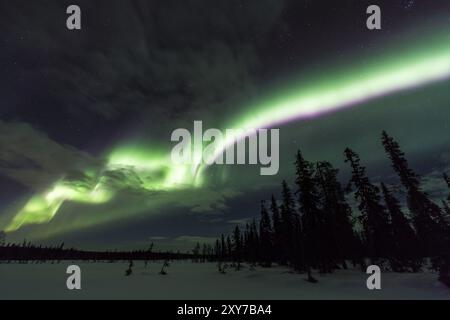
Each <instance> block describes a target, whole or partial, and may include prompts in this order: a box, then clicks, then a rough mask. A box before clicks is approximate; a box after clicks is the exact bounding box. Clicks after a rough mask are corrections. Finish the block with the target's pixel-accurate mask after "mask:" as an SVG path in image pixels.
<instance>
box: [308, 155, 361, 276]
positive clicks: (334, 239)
mask: <svg viewBox="0 0 450 320" xmlns="http://www.w3.org/2000/svg"><path fill="white" fill-rule="evenodd" d="M338 173H339V170H338V169H335V168H333V166H332V165H331V164H330V163H329V162H326V161H322V162H319V163H317V164H316V180H317V185H318V189H319V193H320V196H321V203H322V211H323V212H324V215H325V224H326V229H327V235H328V236H329V237H330V241H331V243H330V245H329V248H330V249H329V255H330V257H332V258H333V259H335V260H336V262H340V263H342V266H343V267H344V268H345V269H346V268H347V264H346V261H345V260H346V259H352V260H353V261H355V260H357V259H358V258H359V257H357V243H356V237H355V234H354V231H353V220H352V210H351V208H350V206H349V205H348V203H347V200H346V199H345V193H344V190H343V188H342V186H341V184H340V182H339V181H338V178H337V176H338Z"/></svg>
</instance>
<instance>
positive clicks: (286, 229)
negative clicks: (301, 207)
mask: <svg viewBox="0 0 450 320" xmlns="http://www.w3.org/2000/svg"><path fill="white" fill-rule="evenodd" d="M281 194H282V200H283V201H282V204H281V210H280V217H281V237H282V239H281V242H282V248H281V263H282V264H288V263H289V262H291V263H292V257H293V255H294V249H293V243H294V242H295V234H294V231H295V228H294V222H295V218H294V216H295V203H294V199H293V197H292V192H291V190H290V188H289V186H288V184H287V182H286V181H285V180H283V183H282V190H281Z"/></svg>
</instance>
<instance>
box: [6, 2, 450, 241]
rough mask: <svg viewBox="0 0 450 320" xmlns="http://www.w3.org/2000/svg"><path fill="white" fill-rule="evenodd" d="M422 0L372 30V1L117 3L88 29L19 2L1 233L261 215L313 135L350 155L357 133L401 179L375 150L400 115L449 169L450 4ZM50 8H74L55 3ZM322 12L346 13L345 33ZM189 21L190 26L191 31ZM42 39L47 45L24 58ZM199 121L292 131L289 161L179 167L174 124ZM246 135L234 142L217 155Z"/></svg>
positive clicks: (117, 230) (405, 129)
mask: <svg viewBox="0 0 450 320" xmlns="http://www.w3.org/2000/svg"><path fill="white" fill-rule="evenodd" d="M238 2H239V1H238ZM394 2H395V1H394ZM419 2H420V1H417V3H418V4H417V5H415V6H413V8H411V7H408V8H405V7H403V6H402V4H401V1H398V4H392V3H391V4H386V7H385V8H386V10H385V11H386V13H385V15H384V17H385V18H384V20H383V21H384V28H383V29H382V30H380V32H378V33H371V32H370V31H368V30H365V29H364V23H363V22H364V19H365V17H366V16H365V13H364V10H363V11H362V12H363V13H362V14H361V15H360V16H358V19H356V18H355V19H350V18H351V17H353V16H354V15H358V12H359V11H360V9H361V8H363V7H364V4H362V3H360V4H358V5H355V4H350V2H349V3H348V4H346V5H342V6H334V5H330V6H329V9H330V10H331V11H330V13H327V12H328V11H326V9H324V6H326V5H325V4H323V3H322V4H320V3H318V4H314V5H313V4H311V3H310V2H309V1H300V2H297V3H294V2H293V1H285V2H283V1H279V2H275V1H271V0H264V1H261V2H260V3H259V5H256V4H246V6H244V8H245V9H244V11H239V10H240V9H238V8H240V7H239V5H238V4H237V2H236V3H234V1H231V2H229V3H228V4H223V6H224V8H225V7H226V8H229V10H222V11H217V9H215V8H214V7H213V6H212V5H205V10H207V12H210V13H211V15H210V16H208V17H200V16H198V15H196V13H195V9H194V7H193V5H192V4H191V3H187V4H184V5H181V4H177V3H175V2H174V3H172V2H170V1H169V2H168V3H167V4H165V5H162V7H161V8H158V7H157V6H156V5H154V4H152V3H151V2H149V3H147V4H144V2H140V1H137V2H136V3H138V4H136V6H137V7H139V8H137V7H134V6H132V5H128V4H124V3H119V2H114V4H113V5H111V7H110V8H108V10H103V11H102V12H103V13H102V15H101V16H100V17H97V20H96V21H91V20H88V21H87V22H86V23H87V24H88V26H89V28H86V29H88V30H89V31H84V30H83V31H81V32H80V33H79V34H66V33H65V30H61V31H54V32H48V30H49V29H51V27H52V26H53V25H52V22H51V20H49V21H41V20H39V19H38V15H37V14H35V13H33V12H31V11H30V12H20V13H19V12H18V11H17V10H18V8H17V7H15V6H14V5H12V4H11V5H2V6H7V7H6V8H5V10H2V12H5V13H10V14H11V13H12V12H17V14H18V15H20V16H21V17H24V18H23V19H21V20H20V23H18V24H17V25H15V26H9V25H8V26H6V24H7V20H6V22H5V27H4V28H3V29H4V32H8V36H7V37H5V39H6V41H7V42H8V43H10V45H9V47H8V48H9V49H8V50H5V52H4V53H3V54H2V55H1V56H0V58H1V60H0V61H2V63H4V64H8V68H7V70H9V71H8V72H7V73H5V76H4V79H3V81H2V83H3V88H2V91H1V92H2V93H3V97H4V99H3V100H4V101H3V103H2V105H4V106H5V107H2V108H3V109H2V110H1V113H0V143H2V149H1V150H0V175H2V176H4V177H5V180H4V182H2V183H1V184H0V185H1V188H2V189H4V188H8V190H9V191H7V192H6V193H5V196H4V197H1V198H0V230H1V229H3V230H5V231H7V232H8V237H11V238H12V239H21V238H24V237H26V238H29V239H38V240H40V241H52V240H53V239H58V238H60V237H63V238H65V237H67V238H69V239H71V240H72V241H73V242H74V243H75V244H78V243H81V244H86V245H88V246H94V247H95V246H96V245H97V244H98V243H104V242H107V240H104V239H109V238H115V239H116V240H115V243H126V244H128V243H129V244H136V243H137V244H139V243H141V242H145V241H147V239H148V238H149V237H152V236H153V237H160V238H162V239H167V241H168V240H169V239H171V238H176V237H179V236H186V235H189V236H194V235H195V236H198V237H205V238H207V237H208V236H212V235H214V234H215V233H217V231H220V230H226V229H227V228H229V224H230V223H231V222H230V221H240V220H245V219H248V218H251V217H252V215H254V214H257V213H258V212H257V211H256V212H255V213H251V211H252V210H255V209H256V210H257V207H258V201H259V200H261V197H264V196H263V194H267V192H268V190H269V192H275V191H272V190H275V189H276V186H277V185H278V184H279V182H280V181H281V180H282V179H284V178H287V179H289V177H290V173H291V169H292V168H291V163H292V155H293V152H294V151H293V150H295V149H297V148H302V149H305V151H306V152H307V153H308V154H309V155H310V157H311V158H312V159H321V158H325V159H327V160H330V161H332V162H334V163H336V165H337V166H338V167H343V166H342V165H341V163H342V159H341V154H342V150H343V148H344V147H345V146H347V145H354V146H356V147H359V149H358V150H362V151H361V154H362V156H363V157H364V158H365V160H367V163H369V164H371V165H372V170H373V172H372V174H373V175H374V176H383V175H385V174H386V171H387V169H386V168H387V167H388V166H387V164H386V163H384V158H383V153H382V151H380V150H381V149H377V147H376V146H377V142H378V141H377V134H379V132H381V130H384V129H386V130H388V131H389V132H392V133H393V134H394V135H395V136H397V137H399V140H400V142H402V145H404V147H405V149H406V151H407V152H408V154H409V155H411V157H412V163H413V164H416V165H417V166H418V167H419V171H420V172H422V173H423V174H431V176H427V178H428V179H430V180H433V179H432V177H433V172H434V171H435V169H436V168H437V167H439V168H441V167H442V166H444V167H446V166H448V165H449V163H447V159H448V152H449V148H448V147H449V145H450V144H449V143H450V135H448V132H450V130H449V129H450V126H449V120H448V119H450V111H449V110H450V107H449V106H450V93H449V92H450V90H448V88H449V84H450V33H449V32H448V30H449V29H450V22H449V17H450V13H448V12H447V14H445V10H444V8H448V7H449V6H448V5H447V4H446V3H445V2H444V1H442V2H440V1H437V2H436V4H434V5H432V6H431V5H430V6H429V7H427V9H424V7H425V6H426V4H419ZM82 5H83V4H82ZM102 5H103V3H102V2H101V1H99V2H98V3H97V4H95V5H94V4H88V3H87V2H86V4H85V6H86V7H87V8H91V7H92V8H94V7H97V6H102ZM178 6H185V8H183V9H184V10H181V11H180V8H179V7H178ZM221 6H222V5H221ZM221 6H219V7H221ZM255 6H257V7H258V10H256V7H255ZM82 7H83V6H82ZM287 8H289V10H288V9H287ZM222 9H223V8H222ZM36 10H37V12H38V11H39V9H38V8H36ZM185 10H186V11H187V12H191V13H192V19H193V20H191V19H190V18H188V17H185V14H183V13H182V12H184V11H185ZM208 10H209V11H208ZM234 10H238V11H236V12H235V11H234ZM295 10H299V11H298V15H296V14H294V13H292V12H295ZM50 11H51V12H53V13H54V14H55V15H56V12H58V4H56V1H55V5H54V7H52V9H50ZM300 11H301V12H300ZM336 11H337V12H339V13H340V15H342V17H341V16H340V15H339V14H335V13H331V12H336ZM138 12H141V13H142V14H143V15H148V17H147V16H146V19H144V17H143V16H139V14H138ZM150 12H151V14H150ZM237 12H239V13H237ZM286 12H291V13H290V14H287V13H286ZM307 12H309V13H307ZM393 12H394V13H395V14H396V15H399V14H402V13H403V16H402V17H401V18H397V19H394V17H393V16H392V15H393V14H394V13H393ZM119 13H120V14H119ZM321 14H325V15H327V16H328V15H330V16H329V17H332V18H330V19H331V21H329V22H328V23H329V25H330V26H329V27H328V29H327V27H326V26H325V25H324V22H323V21H322V20H321V19H319V17H320V15H321ZM150 16H152V17H153V18H154V19H153V20H152V19H150ZM430 16H432V17H433V19H431V18H429V17H430ZM25 17H28V19H25ZM158 17H159V18H158ZM175 18H177V19H178V20H177V21H178V24H179V25H180V26H184V25H189V26H190V28H186V27H181V28H175V29H176V30H175V29H174V28H172V26H173V24H171V21H172V19H175ZM344 18H345V19H344ZM344 20H345V21H344ZM30 21H35V23H36V24H37V26H38V27H36V28H34V29H31V28H30V26H29V23H31V22H30ZM56 21H58V20H56ZM98 21H101V23H100V24H98V23H99V22H98ZM127 21H128V22H127ZM130 21H131V22H130ZM194 21H195V22H194ZM314 21H322V22H314ZM53 23H56V22H53ZM127 23H128V24H127ZM333 23H334V24H338V25H341V27H342V28H341V29H342V30H341V29H339V28H333V27H332V24H333ZM358 23H360V24H361V25H362V27H361V26H360V25H359V24H358ZM96 26H97V27H96ZM125 26H127V27H125ZM206 26H208V27H209V29H208V28H207V27H206ZM261 26H264V27H261ZM207 30H210V31H209V32H208V31H207ZM133 31H134V32H133ZM344 33H345V36H344ZM21 36H23V37H25V39H27V41H22V40H20V39H21V38H20V37H21ZM64 37H70V38H69V39H70V40H68V41H66V43H65V46H63V47H60V46H62V44H60V41H61V40H60V39H62V38H64ZM36 39H41V42H43V44H42V45H39V44H37V43H36V41H38V40H36ZM321 39H322V40H321ZM324 39H327V40H328V41H324ZM36 44H37V45H36ZM100 44H101V45H100ZM31 46H33V47H34V48H35V49H33V50H35V51H34V52H36V54H35V56H34V57H33V58H29V57H27V56H26V55H25V54H24V52H26V50H27V49H29V48H30V47H31ZM80 48H84V49H83V50H85V51H82V49H80ZM52 57H53V59H52ZM14 61H15V63H14ZM8 77H10V78H13V79H15V80H14V81H7V79H8ZM36 79H40V80H39V81H36ZM13 84H14V85H15V87H14V90H13V89H11V88H10V87H9V86H10V85H13ZM16 89H17V90H16ZM19 89H21V90H22V91H23V92H22V94H19V93H18V92H19ZM36 108H38V109H39V108H41V109H40V111H36V110H37V109H36ZM195 120H202V121H203V122H204V123H205V125H207V126H208V127H209V128H218V129H221V130H225V129H227V128H236V129H249V128H274V127H276V128H280V138H281V148H280V152H281V154H280V158H281V161H282V162H281V172H280V173H279V174H278V175H276V176H274V177H261V176H259V174H258V172H257V171H258V170H256V169H255V170H253V169H252V168H251V166H247V165H242V166H241V165H240V166H226V165H212V166H210V167H208V166H206V165H203V164H199V163H196V164H195V163H194V164H191V165H179V164H174V163H172V162H171V159H170V151H171V148H172V147H173V143H171V141H170V135H171V133H172V131H173V130H175V129H177V128H188V129H189V130H190V129H191V127H192V123H193V121H195ZM28 137H29V138H28ZM240 138H242V137H240ZM27 139H28V143H27ZM11 141H12V142H13V143H11ZM31 144H34V145H35V146H39V148H37V147H36V148H35V147H30V146H29V145H31ZM231 145H232V143H231V141H227V140H226V141H223V142H222V144H221V146H220V147H219V148H218V149H217V151H216V155H219V154H220V153H221V152H224V151H225V150H226V149H227V148H229V147H231ZM373 150H375V151H373ZM41 153H44V154H41ZM46 153H48V155H47V154H46ZM426 153H429V155H427V154H426ZM343 178H345V171H344V172H343ZM0 182H1V181H0ZM439 185H440V184H439V183H437V184H435V185H432V186H431V185H430V191H431V192H432V193H433V192H436V193H439V192H440V191H439V188H440V187H439ZM7 186H9V187H7ZM11 186H12V187H11ZM5 190H6V189H5ZM442 192H444V191H442ZM161 225H162V226H163V227H161ZM125 226H126V230H127V231H124V229H122V227H123V228H125ZM96 230H102V231H101V235H100V236H96V235H95V232H96ZM133 230H134V231H133ZM86 234H89V237H88V238H89V239H91V240H89V241H87V240H83V239H84V236H85V235H86ZM99 237H103V238H102V239H103V240H101V241H99V240H98V239H99ZM120 239H122V240H120Z"/></svg>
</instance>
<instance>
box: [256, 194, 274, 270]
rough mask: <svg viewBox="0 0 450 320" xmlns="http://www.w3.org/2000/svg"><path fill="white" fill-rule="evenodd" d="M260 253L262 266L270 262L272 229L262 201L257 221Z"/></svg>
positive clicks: (269, 264) (268, 264)
mask: <svg viewBox="0 0 450 320" xmlns="http://www.w3.org/2000/svg"><path fill="white" fill-rule="evenodd" d="M259 238H260V246H261V247H260V255H261V262H262V265H263V266H264V267H270V266H271V263H272V250H273V249H272V248H273V230H272V222H271V220H270V216H269V212H268V211H267V208H266V204H265V202H264V201H262V202H261V220H260V222H259Z"/></svg>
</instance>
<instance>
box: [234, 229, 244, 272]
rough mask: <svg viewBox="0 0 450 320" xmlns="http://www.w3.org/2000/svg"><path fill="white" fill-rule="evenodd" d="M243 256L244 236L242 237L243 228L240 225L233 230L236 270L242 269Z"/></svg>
mask: <svg viewBox="0 0 450 320" xmlns="http://www.w3.org/2000/svg"><path fill="white" fill-rule="evenodd" d="M241 258H242V238H241V230H240V229H239V226H236V227H235V228H234V232H233V259H234V262H236V264H237V266H236V270H238V271H239V270H240V268H241Z"/></svg>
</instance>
